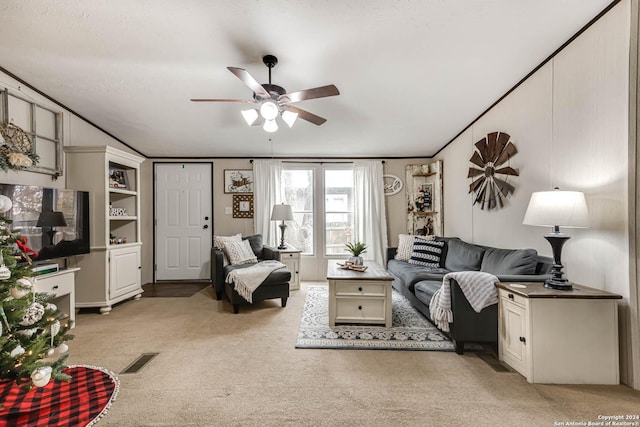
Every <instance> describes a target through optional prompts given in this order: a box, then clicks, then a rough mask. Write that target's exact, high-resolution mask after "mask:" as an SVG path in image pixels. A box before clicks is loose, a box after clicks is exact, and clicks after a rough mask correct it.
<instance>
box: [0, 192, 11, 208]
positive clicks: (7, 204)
mask: <svg viewBox="0 0 640 427" xmlns="http://www.w3.org/2000/svg"><path fill="white" fill-rule="evenodd" d="M12 206H13V202H12V201H11V199H10V198H8V197H7V196H3V195H0V212H6V211H8V210H9V209H11V207H12Z"/></svg>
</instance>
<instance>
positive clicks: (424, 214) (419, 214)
mask: <svg viewBox="0 0 640 427" xmlns="http://www.w3.org/2000/svg"><path fill="white" fill-rule="evenodd" d="M411 213H412V214H414V215H416V216H426V215H436V214H437V213H438V211H425V212H416V211H413V212H411Z"/></svg>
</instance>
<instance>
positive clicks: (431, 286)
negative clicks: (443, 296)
mask: <svg viewBox="0 0 640 427" xmlns="http://www.w3.org/2000/svg"><path fill="white" fill-rule="evenodd" d="M441 287H442V280H440V281H436V280H422V281H420V282H418V283H416V284H415V286H414V289H415V295H416V298H418V299H419V300H420V301H422V302H423V303H424V304H425V305H427V306H428V305H430V304H431V298H433V294H435V293H436V291H437V290H438V289H440V288H441Z"/></svg>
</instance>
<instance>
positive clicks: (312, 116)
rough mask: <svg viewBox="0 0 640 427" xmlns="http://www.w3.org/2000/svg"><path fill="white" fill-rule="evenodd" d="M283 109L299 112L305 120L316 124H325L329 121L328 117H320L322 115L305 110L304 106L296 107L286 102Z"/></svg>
mask: <svg viewBox="0 0 640 427" xmlns="http://www.w3.org/2000/svg"><path fill="white" fill-rule="evenodd" d="M282 109H283V110H288V111H291V112H293V113H298V117H300V118H301V119H303V120H306V121H308V122H310V123H313V124H314V125H318V126H320V125H321V124H323V123H324V122H326V121H327V119H325V118H323V117H320V116H316V115H315V114H313V113H310V112H308V111H306V110H303V109H302V108H298V107H295V106H293V105H289V104H285V105H283V106H282Z"/></svg>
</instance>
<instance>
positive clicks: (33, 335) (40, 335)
mask: <svg viewBox="0 0 640 427" xmlns="http://www.w3.org/2000/svg"><path fill="white" fill-rule="evenodd" d="M11 206H12V202H11V200H10V199H9V198H8V197H6V196H2V195H0V381H12V382H15V384H16V385H18V386H20V387H23V388H25V389H30V388H31V387H33V386H34V385H35V386H37V387H43V386H45V385H47V384H48V383H49V381H50V380H51V379H58V380H65V381H69V380H70V377H69V376H68V375H66V374H64V373H63V372H62V369H63V368H65V367H66V366H65V365H64V364H63V363H64V361H65V359H66V358H67V356H68V354H66V352H67V350H68V346H67V344H66V343H65V341H68V340H71V339H72V338H73V336H72V335H69V334H68V331H69V328H70V327H71V321H70V320H69V319H68V317H67V316H65V315H64V314H63V313H61V312H60V311H59V310H58V308H57V307H56V306H55V304H53V303H52V299H53V296H52V295H49V294H45V293H36V292H35V287H34V281H33V272H32V265H31V257H30V256H29V255H30V254H33V253H34V252H33V251H32V250H31V249H30V248H29V247H28V242H27V240H26V238H24V237H22V236H20V235H18V234H14V233H13V232H12V231H11V229H10V224H11V221H10V220H8V219H7V218H6V217H4V213H5V212H7V211H8V210H9V209H11Z"/></svg>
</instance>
